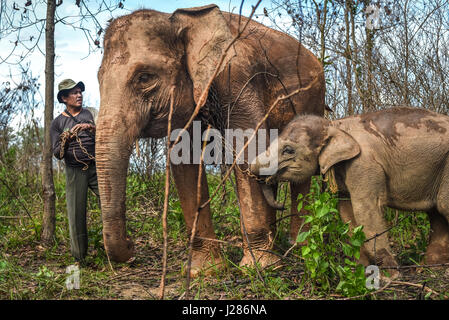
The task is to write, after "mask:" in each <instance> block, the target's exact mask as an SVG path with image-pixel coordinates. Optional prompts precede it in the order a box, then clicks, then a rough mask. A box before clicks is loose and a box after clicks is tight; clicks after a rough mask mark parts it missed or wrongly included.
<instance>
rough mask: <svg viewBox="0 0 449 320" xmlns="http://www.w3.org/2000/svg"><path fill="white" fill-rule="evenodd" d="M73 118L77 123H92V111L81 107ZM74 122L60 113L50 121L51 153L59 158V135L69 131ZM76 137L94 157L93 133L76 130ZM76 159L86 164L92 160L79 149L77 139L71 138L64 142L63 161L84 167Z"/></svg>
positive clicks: (71, 165)
mask: <svg viewBox="0 0 449 320" xmlns="http://www.w3.org/2000/svg"><path fill="white" fill-rule="evenodd" d="M74 118H75V119H77V120H78V121H79V123H91V124H94V119H93V117H92V113H91V112H90V111H88V110H87V109H85V108H82V109H81V112H80V113H79V114H77V115H76V116H75V117H74ZM76 124H77V122H75V121H74V120H73V119H72V118H71V117H66V116H65V115H63V114H62V113H61V114H60V115H59V116H57V117H56V118H55V119H54V120H53V121H52V122H51V127H50V135H51V142H52V146H53V155H54V156H55V157H56V158H58V159H61V157H60V151H61V140H60V138H59V136H60V135H61V133H63V132H64V131H69V130H70V129H72V128H73V127H74V126H75V125H76ZM78 137H79V139H80V140H81V145H82V146H83V148H85V149H86V151H87V152H88V153H89V154H90V155H91V156H93V157H95V133H93V132H91V131H86V130H82V131H78ZM67 145H68V147H67ZM75 156H76V158H75ZM76 159H78V160H80V161H82V162H85V163H87V164H90V163H91V162H92V160H91V159H89V157H88V155H87V154H86V153H85V152H83V151H82V150H81V147H80V145H79V143H78V141H76V139H73V140H71V141H70V142H67V144H66V149H65V152H64V161H65V164H66V165H67V166H70V167H84V164H83V163H81V162H80V161H77V160H76Z"/></svg>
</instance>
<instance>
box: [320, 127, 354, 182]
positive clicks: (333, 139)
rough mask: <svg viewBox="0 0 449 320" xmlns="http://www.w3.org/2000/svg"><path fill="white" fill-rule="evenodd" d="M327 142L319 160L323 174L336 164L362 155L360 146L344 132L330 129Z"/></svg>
mask: <svg viewBox="0 0 449 320" xmlns="http://www.w3.org/2000/svg"><path fill="white" fill-rule="evenodd" d="M326 141H327V142H326V144H325V145H324V147H323V149H321V153H320V155H319V158H318V161H319V164H320V168H321V173H322V174H325V173H326V172H327V170H329V168H330V167H332V166H333V165H334V164H336V163H338V162H340V161H344V160H349V159H352V158H354V157H356V156H357V155H358V154H359V153H360V146H359V144H358V143H357V142H356V141H355V140H354V138H353V137H351V136H350V135H349V134H347V133H346V132H344V131H343V130H340V129H337V128H334V127H329V129H328V139H327V140H326Z"/></svg>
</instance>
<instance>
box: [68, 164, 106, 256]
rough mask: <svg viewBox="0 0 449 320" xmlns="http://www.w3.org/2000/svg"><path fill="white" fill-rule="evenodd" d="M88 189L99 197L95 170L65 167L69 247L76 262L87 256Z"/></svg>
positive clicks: (90, 166) (93, 166) (94, 168)
mask: <svg viewBox="0 0 449 320" xmlns="http://www.w3.org/2000/svg"><path fill="white" fill-rule="evenodd" d="M88 188H90V189H91V190H92V191H93V192H94V193H95V194H96V195H97V197H99V193H98V182H97V170H96V167H95V165H89V168H88V169H87V170H82V168H73V167H69V166H66V199H67V215H68V220H69V231H70V247H71V252H72V255H73V256H74V257H75V259H77V260H83V259H84V257H85V256H86V254H87V218H86V211H87V192H88Z"/></svg>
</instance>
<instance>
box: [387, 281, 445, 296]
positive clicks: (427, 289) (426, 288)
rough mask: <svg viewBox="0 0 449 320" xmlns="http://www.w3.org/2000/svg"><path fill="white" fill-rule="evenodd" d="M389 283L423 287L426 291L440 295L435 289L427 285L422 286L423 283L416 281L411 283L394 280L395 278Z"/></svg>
mask: <svg viewBox="0 0 449 320" xmlns="http://www.w3.org/2000/svg"><path fill="white" fill-rule="evenodd" d="M391 284H395V285H404V286H410V287H416V288H421V289H423V288H424V290H426V291H427V292H431V293H433V294H435V295H437V296H438V295H440V294H439V293H438V292H436V291H435V290H432V289H430V288H429V287H427V286H424V287H423V284H417V283H412V282H404V281H396V280H393V281H391Z"/></svg>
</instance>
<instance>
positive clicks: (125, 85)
mask: <svg viewBox="0 0 449 320" xmlns="http://www.w3.org/2000/svg"><path fill="white" fill-rule="evenodd" d="M231 40H232V35H231V33H230V31H229V28H228V26H227V24H226V20H225V19H224V18H223V16H222V14H221V12H220V10H219V9H218V7H216V6H215V5H211V6H206V7H200V8H192V9H180V10H177V11H176V12H174V13H173V14H171V15H170V14H166V13H161V12H157V11H151V10H140V11H136V12H134V13H132V14H130V15H127V16H123V17H120V18H118V19H116V20H114V21H113V22H112V23H111V24H110V26H109V27H108V29H107V31H106V34H105V38H104V56H103V61H102V63H101V67H100V70H99V72H98V81H99V84H100V96H101V106H100V113H99V117H98V124H97V134H96V162H97V174H98V184H99V190H100V196H101V209H102V219H103V238H104V244H105V249H106V252H107V254H108V256H109V258H110V259H112V260H114V261H126V260H127V259H129V258H130V257H131V256H132V254H133V244H132V241H131V240H130V239H129V238H128V237H127V234H126V220H125V211H126V207H125V197H126V195H125V194H126V192H125V191H126V175H127V169H128V164H129V157H130V154H131V151H132V146H133V144H134V142H135V141H136V139H137V138H143V137H156V138H157V137H163V136H165V135H166V134H167V121H168V114H169V109H170V102H171V99H173V105H174V109H173V110H174V112H173V119H172V127H173V128H180V127H183V126H184V125H185V124H186V122H187V120H188V119H189V118H190V116H191V114H192V112H193V110H194V107H195V102H196V101H198V99H199V97H200V95H201V93H202V91H203V89H204V88H205V87H206V85H207V83H208V81H209V79H210V77H211V76H212V75H213V73H214V71H215V69H216V66H217V64H218V61H219V60H220V58H221V56H222V54H223V52H224V49H225V48H226V46H227V45H228V44H229V43H230V41H231ZM229 56H230V55H229ZM228 60H229V58H227V59H225V64H226V63H227V61H228ZM225 64H223V65H225Z"/></svg>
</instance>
